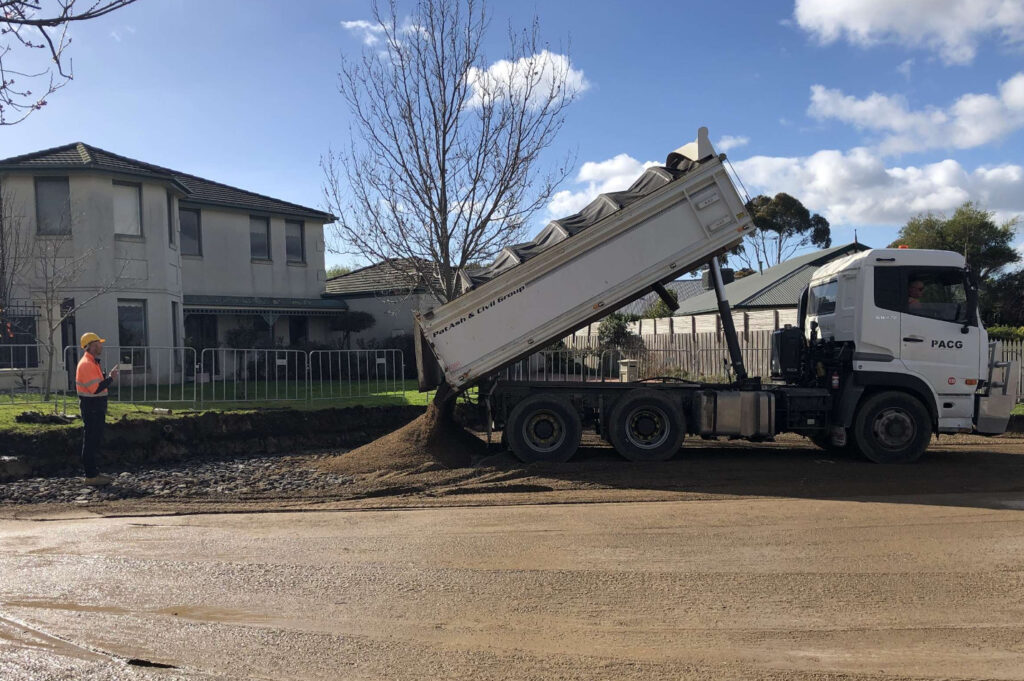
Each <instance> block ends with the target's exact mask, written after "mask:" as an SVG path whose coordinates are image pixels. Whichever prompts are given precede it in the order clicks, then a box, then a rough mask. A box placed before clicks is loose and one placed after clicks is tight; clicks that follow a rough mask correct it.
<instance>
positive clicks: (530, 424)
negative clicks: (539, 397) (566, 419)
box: [523, 410, 565, 453]
mask: <svg viewBox="0 0 1024 681" xmlns="http://www.w3.org/2000/svg"><path fill="white" fill-rule="evenodd" d="M523 439H524V440H525V441H526V443H527V444H528V445H529V446H530V449H532V450H533V451H535V452H541V453H546V452H553V451H555V450H556V449H558V448H559V447H560V446H561V445H562V443H563V442H564V441H565V425H564V424H563V423H562V420H561V419H560V418H559V417H558V415H557V414H555V413H554V412H552V411H547V410H541V411H535V412H533V413H532V414H530V418H528V419H526V423H524V424H523Z"/></svg>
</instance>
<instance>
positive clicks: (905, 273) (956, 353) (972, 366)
mask: <svg viewBox="0 0 1024 681" xmlns="http://www.w3.org/2000/svg"><path fill="white" fill-rule="evenodd" d="M900 270H901V274H902V276H901V277H900V283H901V284H902V285H904V286H905V288H904V289H903V290H904V291H906V294H905V296H904V299H903V300H902V301H901V307H902V309H901V310H900V312H901V313H900V340H901V344H900V359H901V360H902V362H903V365H904V366H905V367H906V369H907V371H908V372H910V373H913V374H917V375H918V376H919V377H920V378H922V379H924V380H925V382H926V383H928V384H929V385H931V386H932V387H933V389H934V390H935V392H936V393H938V395H939V404H938V405H936V406H937V407H938V414H939V427H940V429H941V428H943V426H945V427H946V428H947V429H955V428H958V427H965V428H969V427H970V425H971V415H972V413H973V409H974V392H975V390H976V389H977V381H978V378H979V376H978V359H977V358H978V356H979V353H980V352H981V347H980V346H981V332H980V329H979V328H978V323H977V319H976V318H975V315H973V314H970V313H969V306H970V305H971V304H973V300H970V301H969V300H968V290H969V287H968V286H967V280H966V273H965V272H964V271H963V270H960V269H957V268H949V267H902V268H900ZM971 298H973V296H971ZM944 422H945V423H944ZM961 422H962V423H961Z"/></svg>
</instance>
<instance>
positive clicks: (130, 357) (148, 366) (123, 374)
mask: <svg viewBox="0 0 1024 681" xmlns="http://www.w3.org/2000/svg"><path fill="white" fill-rule="evenodd" d="M84 352H85V351H84V350H82V349H81V348H79V347H77V346H74V345H69V346H67V347H65V348H64V353H63V357H64V366H65V369H66V371H67V380H68V391H69V392H70V393H71V394H75V393H76V392H77V390H76V388H75V367H76V366H77V365H78V361H79V360H80V359H81V358H82V354H83V353H84ZM100 361H101V363H102V365H103V368H104V370H105V371H107V372H109V371H110V370H111V369H113V368H114V367H115V366H117V367H120V372H119V373H118V375H117V378H115V379H114V382H113V383H111V384H110V388H109V389H108V394H109V397H108V399H109V400H110V401H111V402H126V403H138V404H157V403H167V402H174V403H186V404H195V402H196V397H197V395H196V383H195V381H194V380H193V376H194V373H195V369H196V351H195V349H193V348H189V347H157V346H127V345H124V346H122V345H111V344H109V343H105V344H104V345H103V354H102V355H101V356H100ZM55 370H56V368H55Z"/></svg>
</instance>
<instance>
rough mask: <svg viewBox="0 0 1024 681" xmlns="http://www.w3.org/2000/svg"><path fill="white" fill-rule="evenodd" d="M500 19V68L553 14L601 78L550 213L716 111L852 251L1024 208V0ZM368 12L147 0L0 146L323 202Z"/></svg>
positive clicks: (745, 167)
mask: <svg viewBox="0 0 1024 681" xmlns="http://www.w3.org/2000/svg"><path fill="white" fill-rule="evenodd" d="M296 8H300V9H299V10H296ZM490 11H491V15H492V24H491V30H490V33H489V35H488V39H487V43H486V45H487V54H488V57H489V59H490V60H492V61H493V60H497V59H500V58H501V57H502V56H503V42H504V40H503V39H504V28H505V27H506V26H507V25H508V24H509V23H510V22H511V24H512V25H513V26H524V25H526V24H527V22H528V21H529V19H530V17H531V15H532V14H533V13H534V12H535V11H536V12H537V14H538V15H539V18H540V23H541V32H542V35H543V36H544V38H545V39H546V40H547V41H548V42H549V44H550V49H551V50H552V51H553V52H557V53H567V54H568V55H569V57H570V59H571V63H572V67H573V68H574V69H576V70H577V71H578V72H581V74H582V75H581V78H582V79H584V80H585V82H586V87H585V89H584V90H583V92H582V93H581V95H580V97H579V99H578V101H577V102H576V103H575V104H573V106H572V107H571V109H570V111H569V113H568V116H567V121H566V125H565V128H564V129H563V132H562V134H561V136H560V138H559V139H558V142H557V144H556V145H555V148H553V149H551V160H552V162H553V161H555V160H556V159H558V158H559V157H560V156H561V155H562V154H564V152H565V151H566V150H573V151H575V153H576V154H577V158H578V165H577V170H576V172H575V173H574V175H573V176H572V177H571V178H570V180H569V181H568V182H567V183H566V184H565V185H564V186H563V187H562V193H561V194H559V195H557V196H556V200H555V201H554V202H553V205H552V206H551V208H550V211H549V213H548V214H547V215H545V216H540V218H539V220H540V221H543V219H544V218H546V217H559V216H561V215H564V214H565V213H568V212H572V211H573V210H575V209H577V208H579V207H580V206H581V205H583V204H584V203H585V202H586V201H587V200H589V199H590V198H592V197H593V195H594V194H595V193H596V192H598V191H603V190H610V189H620V188H623V187H624V186H625V185H626V184H628V183H629V182H630V181H631V180H632V179H633V178H634V177H635V176H636V175H638V174H639V172H640V170H641V169H642V166H643V164H644V163H646V162H661V161H664V158H665V155H666V153H667V152H668V151H671V150H672V149H674V148H675V147H678V146H680V145H681V144H684V143H686V142H688V141H690V140H692V139H693V138H694V136H695V133H696V129H697V127H698V126H701V125H706V126H708V128H709V129H710V131H711V137H712V140H713V141H715V142H716V143H718V145H719V151H721V150H722V149H723V147H727V149H726V151H727V153H728V154H729V157H730V159H731V160H732V161H733V163H734V164H735V166H736V168H737V170H738V172H739V174H740V177H741V179H742V180H743V181H744V183H745V184H746V186H747V189H748V190H749V191H750V192H751V194H753V193H755V192H768V193H774V192H777V191H788V192H790V193H792V194H793V195H794V196H797V197H798V198H800V199H801V200H803V201H804V203H805V204H806V205H807V206H808V207H809V208H811V209H812V210H815V211H818V212H821V213H823V214H825V215H826V216H827V217H828V218H829V219H830V221H831V222H832V225H833V239H834V241H835V242H836V243H842V242H845V241H849V240H851V239H852V234H853V229H854V228H857V229H858V233H859V237H860V240H861V241H863V242H866V243H868V244H871V245H885V244H887V243H888V242H889V241H891V240H892V239H893V238H894V236H895V234H896V231H897V228H898V226H899V225H900V224H901V223H902V222H904V221H905V220H906V219H907V218H908V217H910V216H912V215H914V214H915V213H918V212H923V211H929V210H930V211H938V212H949V211H951V210H952V209H953V208H955V206H956V205H958V204H959V203H961V202H962V201H963V200H965V199H968V198H971V199H975V200H977V201H979V202H980V203H981V204H982V205H983V206H984V207H987V208H990V209H992V210H995V211H997V213H998V215H999V217H1000V218H1003V219H1006V218H1009V217H1012V216H1015V215H1018V214H1022V213H1024V167H1022V166H1024V153H1022V152H1024V3H1022V2H1021V1H1020V0H902V1H901V2H892V1H891V0H889V1H887V2H883V1H881V0H850V1H848V2H845V3H838V2H834V0H790V1H788V2H784V1H781V0H780V1H775V2H773V1H767V0H764V1H761V0H747V1H737V2H729V3H726V2H719V3H701V2H693V1H688V2H658V3H635V2H631V3H626V2H611V1H603V0H590V1H589V2H586V3H578V2H577V3H570V2H548V3H540V4H537V5H536V6H530V5H528V4H525V3H518V2H507V1H503V2H497V1H496V2H492V3H491V4H490ZM369 16H370V12H369V3H367V2H362V1H351V2H349V1H334V2H326V1H325V2H321V1H318V0H303V1H302V2H271V1H270V0H244V1H243V0H218V1H217V2H209V1H206V0H141V1H140V2H138V3H137V4H136V5H133V6H130V7H128V8H126V9H124V10H120V11H118V12H116V13H114V14H111V15H108V16H107V17H104V18H102V19H100V20H97V21H94V22H89V23H86V24H82V25H79V26H76V27H75V28H74V31H73V43H72V45H71V48H70V53H71V55H72V58H73V61H74V71H75V80H74V81H73V82H72V83H71V84H69V85H68V86H67V87H65V88H64V89H63V90H61V91H60V92H58V93H56V94H55V95H53V96H52V97H51V98H50V103H49V105H48V106H47V107H46V108H45V109H44V110H42V111H40V112H38V113H36V114H33V115H32V116H31V117H30V118H29V119H28V120H26V121H25V122H23V123H21V124H19V125H17V126H13V127H5V128H0V157H7V156H11V155H15V154H21V153H26V152H30V151H35V150H39V149H43V148H47V147H52V146H56V145H59V144H65V143H68V142H72V141H83V142H88V143H90V144H93V145H96V146H99V147H102V148H105V149H108V150H110V151H113V152H115V153H120V154H123V155H126V156H131V157H134V158H138V159H141V160H144V161H148V162H152V163H157V164H160V165H165V166H169V167H172V168H175V169H178V170H182V171H185V172H190V173H194V174H197V175H201V176H204V177H207V178H209V179H212V180H216V181H220V182H225V183H228V184H232V185H235V186H239V187H242V188H244V189H249V190H252V191H257V192H260V193H264V194H269V195H271V196H274V197H277V198H281V199H285V200H289V201H294V202H297V203H301V204H305V205H310V206H315V207H321V206H322V199H321V185H322V175H321V171H320V169H319V165H318V164H319V159H320V157H321V155H322V154H323V153H325V152H326V151H327V149H328V148H329V147H330V146H331V145H334V146H335V147H339V146H342V145H344V144H345V142H346V139H347V132H348V123H347V118H346V112H345V109H344V106H343V103H342V101H341V98H340V96H339V95H338V93H337V88H336V80H337V75H336V74H337V71H338V65H339V56H340V55H341V54H342V53H346V54H353V55H354V54H357V53H358V52H359V50H360V49H362V38H363V36H362V34H361V32H360V31H358V30H351V29H346V28H345V27H344V26H343V24H342V22H345V21H356V20H361V19H368V18H369ZM724 139H731V141H732V144H728V143H727V144H721V142H722V140H724ZM540 226H541V224H540V223H539V224H538V225H537V227H538V228H539V227H540ZM1018 233H1019V234H1021V236H1018V239H1017V242H1018V243H1020V242H1024V233H1021V232H1020V231H1019V232H1018ZM341 261H342V259H341V258H339V257H337V256H329V257H328V263H329V264H331V263H334V262H341Z"/></svg>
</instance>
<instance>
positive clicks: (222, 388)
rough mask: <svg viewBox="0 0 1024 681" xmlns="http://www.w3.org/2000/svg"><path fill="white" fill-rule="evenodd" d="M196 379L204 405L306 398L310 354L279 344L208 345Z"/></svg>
mask: <svg viewBox="0 0 1024 681" xmlns="http://www.w3.org/2000/svg"><path fill="white" fill-rule="evenodd" d="M195 382H196V384H197V385H198V386H199V388H198V395H199V404H200V405H203V404H205V403H207V402H293V401H297V400H306V399H307V398H308V395H309V354H308V353H307V352H305V351H303V350H279V349H276V348H206V349H205V350H203V352H202V355H201V357H200V362H199V367H198V369H197V371H196V380H195Z"/></svg>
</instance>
